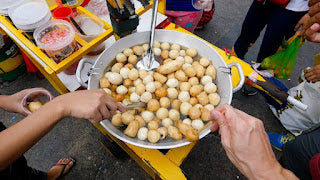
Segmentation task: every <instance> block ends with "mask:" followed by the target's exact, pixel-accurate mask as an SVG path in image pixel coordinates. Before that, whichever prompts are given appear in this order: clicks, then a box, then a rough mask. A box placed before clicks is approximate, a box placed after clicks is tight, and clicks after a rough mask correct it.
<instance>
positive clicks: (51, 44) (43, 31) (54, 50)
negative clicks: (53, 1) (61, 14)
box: [33, 19, 78, 75]
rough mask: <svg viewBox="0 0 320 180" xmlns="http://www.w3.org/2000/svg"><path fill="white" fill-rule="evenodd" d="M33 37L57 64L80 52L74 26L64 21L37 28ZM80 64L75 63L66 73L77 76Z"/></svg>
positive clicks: (56, 21)
mask: <svg viewBox="0 0 320 180" xmlns="http://www.w3.org/2000/svg"><path fill="white" fill-rule="evenodd" d="M33 37H34V39H35V41H36V43H37V45H38V46H39V47H40V48H41V49H43V50H45V52H46V53H47V54H48V55H49V57H50V58H51V59H53V60H54V61H55V62H56V63H59V62H61V61H62V60H63V59H65V58H67V57H68V56H70V55H71V54H72V53H74V52H75V51H77V50H78V46H77V42H76V41H75V39H74V37H75V31H74V29H73V28H72V26H71V25H70V24H69V23H68V22H67V21H64V20H61V19H57V20H52V21H51V22H50V23H48V24H45V25H43V26H41V27H39V28H37V29H36V30H35V31H34V33H33ZM77 66H78V63H74V64H73V65H72V66H71V67H69V68H68V69H66V70H65V71H64V72H65V73H66V74H68V75H73V74H75V72H76V70H77Z"/></svg>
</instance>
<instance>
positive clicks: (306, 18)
mask: <svg viewBox="0 0 320 180" xmlns="http://www.w3.org/2000/svg"><path fill="white" fill-rule="evenodd" d="M310 18H311V17H310V16H309V14H305V15H304V16H303V17H302V18H301V19H300V20H299V22H298V23H297V25H296V26H295V28H294V30H295V31H298V30H299V28H300V27H302V28H303V27H304V26H305V24H307V22H308V21H309V20H310Z"/></svg>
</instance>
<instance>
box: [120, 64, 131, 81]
mask: <svg viewBox="0 0 320 180" xmlns="http://www.w3.org/2000/svg"><path fill="white" fill-rule="evenodd" d="M129 72H130V70H129V69H128V68H126V67H123V68H121V69H120V75H121V76H122V78H123V79H127V78H128V75H129Z"/></svg>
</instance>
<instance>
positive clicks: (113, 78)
mask: <svg viewBox="0 0 320 180" xmlns="http://www.w3.org/2000/svg"><path fill="white" fill-rule="evenodd" d="M108 80H109V82H110V83H111V84H115V85H118V84H121V83H122V76H121V75H120V74H119V73H112V74H110V75H109V78H108Z"/></svg>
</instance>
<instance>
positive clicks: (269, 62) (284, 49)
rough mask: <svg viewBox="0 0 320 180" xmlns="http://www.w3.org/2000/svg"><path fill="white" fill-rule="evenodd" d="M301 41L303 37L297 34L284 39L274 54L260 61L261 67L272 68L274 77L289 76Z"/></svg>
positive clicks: (282, 77)
mask: <svg viewBox="0 0 320 180" xmlns="http://www.w3.org/2000/svg"><path fill="white" fill-rule="evenodd" d="M303 41H304V38H303V37H302V36H297V35H296V36H293V37H292V38H290V39H289V40H288V41H284V42H283V44H282V46H281V47H280V48H279V50H278V52H277V53H276V54H274V55H272V56H270V57H267V58H265V59H264V60H263V61H262V63H261V67H262V68H264V69H268V70H273V71H274V75H275V77H277V78H279V79H287V78H289V77H290V76H291V73H292V70H293V67H294V64H295V62H296V58H297V54H298V50H299V48H300V46H301V45H302V43H303Z"/></svg>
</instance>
